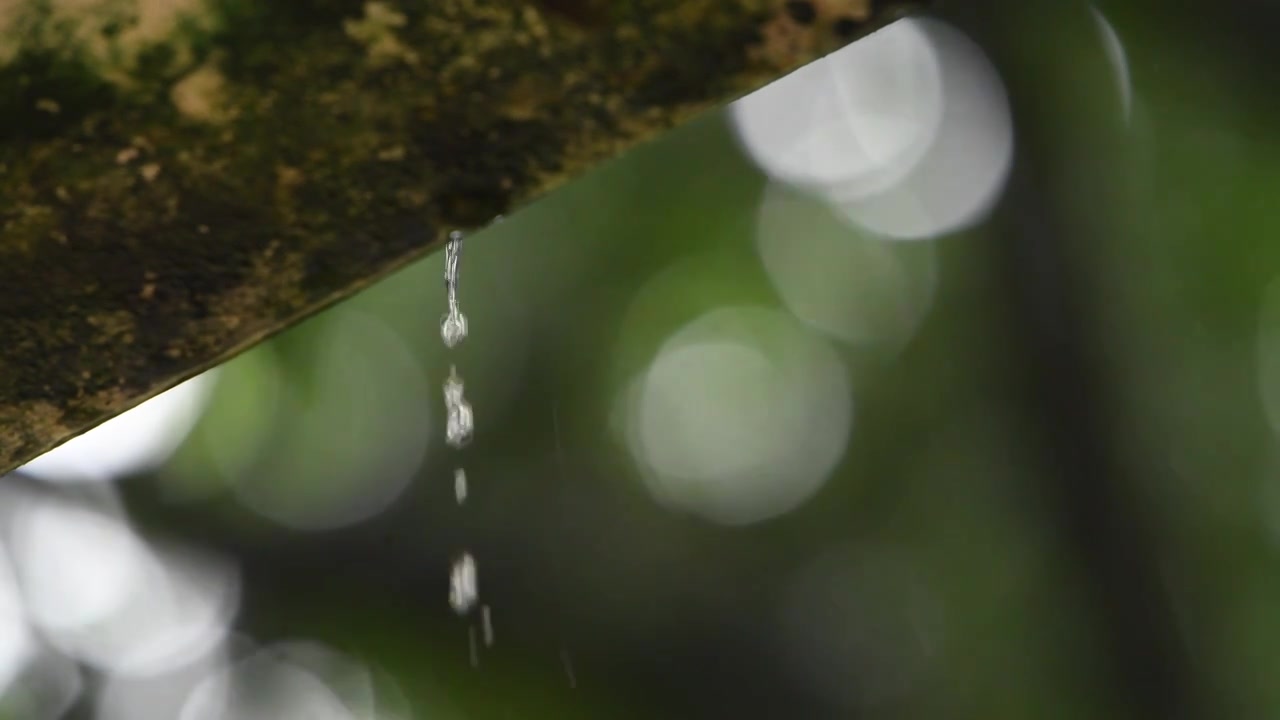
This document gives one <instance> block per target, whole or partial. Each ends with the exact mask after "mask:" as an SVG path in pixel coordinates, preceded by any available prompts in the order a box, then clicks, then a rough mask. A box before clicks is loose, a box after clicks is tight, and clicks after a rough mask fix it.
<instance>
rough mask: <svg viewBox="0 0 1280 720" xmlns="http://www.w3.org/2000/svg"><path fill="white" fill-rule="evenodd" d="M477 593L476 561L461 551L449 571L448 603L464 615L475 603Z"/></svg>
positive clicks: (478, 591)
mask: <svg viewBox="0 0 1280 720" xmlns="http://www.w3.org/2000/svg"><path fill="white" fill-rule="evenodd" d="M479 594H480V590H479V587H478V584H477V580H476V561H475V559H473V558H472V557H471V555H470V553H463V554H462V555H461V556H460V557H458V559H457V560H454V561H453V570H452V571H451V572H450V573H449V605H450V606H451V607H453V611H454V612H456V613H458V614H459V615H466V614H467V613H468V612H470V611H471V608H472V606H474V605H475V604H476V597H478V596H479Z"/></svg>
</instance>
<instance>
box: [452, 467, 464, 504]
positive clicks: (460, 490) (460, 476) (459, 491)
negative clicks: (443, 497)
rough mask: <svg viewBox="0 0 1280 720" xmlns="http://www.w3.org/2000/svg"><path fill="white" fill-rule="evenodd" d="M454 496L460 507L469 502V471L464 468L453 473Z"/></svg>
mask: <svg viewBox="0 0 1280 720" xmlns="http://www.w3.org/2000/svg"><path fill="white" fill-rule="evenodd" d="M453 495H454V497H456V498H457V499H458V504H459V505H461V504H462V503H464V502H466V501H467V471H466V470H463V469H462V468H458V469H457V470H454V471H453Z"/></svg>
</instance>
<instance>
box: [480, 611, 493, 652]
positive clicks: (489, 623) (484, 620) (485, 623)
mask: <svg viewBox="0 0 1280 720" xmlns="http://www.w3.org/2000/svg"><path fill="white" fill-rule="evenodd" d="M480 627H481V629H482V630H483V631H484V646H485V647H492V646H493V618H492V616H490V614H489V606H488V605H481V606H480Z"/></svg>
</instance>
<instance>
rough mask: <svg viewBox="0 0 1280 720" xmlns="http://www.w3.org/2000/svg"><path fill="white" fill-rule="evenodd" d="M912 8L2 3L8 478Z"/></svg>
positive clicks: (0, 229) (645, 2) (325, 1)
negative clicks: (454, 235)
mask: <svg viewBox="0 0 1280 720" xmlns="http://www.w3.org/2000/svg"><path fill="white" fill-rule="evenodd" d="M919 4H921V3H919V2H877V3H872V2H870V0H814V2H782V1H781V0H625V1H624V0H538V1H534V0H431V1H430V2H408V1H406V0H398V1H397V0H386V1H385V2H360V1H359V0H293V1H291V2H290V1H287V0H280V1H279V2H259V1H257V0H0V287H2V288H3V289H4V293H5V295H4V297H5V299H4V306H3V309H2V310H0V338H3V342H4V347H5V351H4V353H3V356H2V357H0V472H3V471H6V470H8V469H11V468H13V467H15V466H16V465H18V464H20V463H21V462H24V461H26V460H27V459H30V458H32V457H34V456H35V455H37V454H39V453H40V452H43V451H45V450H47V449H48V448H50V447H52V446H54V445H56V444H57V443H59V442H62V441H64V440H66V439H67V438H69V437H71V436H73V435H75V434H77V433H79V432H83V431H84V430H86V429H88V428H89V427H92V426H93V425H95V424H97V423H99V422H101V421H102V420H105V419H106V418H108V417H110V416H112V415H114V414H116V413H119V412H121V411H123V410H125V409H127V408H129V407H131V406H132V405H134V404H136V403H138V402H140V401H141V400H143V399H145V398H147V397H150V396H151V395H154V394H155V393H157V392H159V391H162V390H164V389H166V388H168V387H170V386H172V385H174V384H176V383H177V382H179V381H181V380H183V379H186V378H188V377H190V376H192V375H195V374H197V373H198V372H200V371H202V370H204V369H206V368H208V367H210V366H212V365H214V364H216V363H218V362H220V361H222V360H225V359H227V358H228V357H230V356H231V355H233V354H235V353H237V352H239V351H241V350H243V349H245V348H246V347H248V346H250V345H252V344H253V343H255V342H257V341H259V340H261V339H263V338H264V337H266V336H268V335H270V334H272V333H275V332H277V331H279V330H281V329H282V328H284V327H286V326H288V325H289V324H291V323H293V322H296V321H297V320H299V319H301V318H302V317H305V316H306V315H308V314H310V313H313V312H316V311H317V310H319V309H321V308H324V307H326V306H328V305H329V304H331V303H333V302H335V301H336V300H339V299H341V298H343V297H345V296H348V295H350V294H352V293H353V292H355V291H357V290H359V289H361V288H363V287H365V286H367V285H368V284H370V283H371V282H373V281H375V280H376V279H378V278H380V277H382V276H384V275H386V274H387V273H388V272H390V271H392V270H394V269H395V268H397V267H399V266H401V265H403V264H405V263H407V262H409V261H411V260H414V259H415V258H418V257H420V256H422V255H423V254H424V253H426V252H429V251H430V250H432V249H433V248H434V247H436V246H437V245H438V244H439V243H440V242H441V241H442V240H443V238H444V236H445V235H446V233H447V232H448V231H450V230H452V229H455V228H475V227H479V226H483V225H484V224H486V223H487V222H488V221H490V219H492V218H493V217H494V216H495V215H498V214H500V213H505V212H509V211H510V210H512V209H513V208H515V207H518V206H520V205H522V204H524V203H526V202H528V201H530V200H532V199H534V198H536V197H537V196H539V195H541V194H543V193H545V192H547V191H548V190H550V189H552V188H554V187H555V186H557V185H559V184H560V183H562V182H564V181H565V180H567V179H570V178H572V177H574V176H575V175H577V174H579V173H580V172H582V171H583V170H584V169H586V168H588V167H590V166H591V165H593V164H594V163H598V162H600V161H601V160H603V159H606V158H609V157H612V156H614V155H616V154H618V153H619V152H621V151H622V150H624V149H626V148H627V147H629V146H631V145H633V144H635V143H637V142H639V141H642V140H645V139H647V138H650V137H652V136H654V135H655V134H657V133H660V132H661V131H662V130H664V129H666V128H669V127H671V126H673V125H675V124H677V123H680V122H681V121H683V120H685V119H687V118H689V117H690V116H692V115H694V114H696V113H698V112H700V111H702V110H705V109H707V108H709V107H711V106H714V105H716V104H719V103H722V102H724V101H726V100H728V99H731V98H733V97H735V96H737V95H740V94H742V93H744V92H746V91H749V90H751V89H753V88H755V87H758V86H760V85H763V84H764V83H766V82H768V81H770V80H772V79H774V78H776V77H778V76H780V75H782V74H784V73H786V72H789V71H790V70H792V69H794V68H796V67H798V66H799V65H801V64H803V63H805V62H807V61H809V60H811V59H813V58H814V57H816V56H818V55H820V54H822V53H824V52H827V51H830V50H833V49H835V48H837V47H839V46H840V45H843V44H845V43H847V42H849V41H851V40H853V39H854V38H855V37H857V36H860V35H862V34H865V33H867V32H869V31H870V30H871V29H873V28H874V27H875V26H878V25H880V24H883V23H884V22H887V21H888V20H890V19H892V18H893V17H895V16H897V15H900V14H902V13H904V12H906V11H907V10H909V9H911V7H912V6H916V5H919ZM873 7H874V8H876V9H875V10H874V11H873V10H872V8H873Z"/></svg>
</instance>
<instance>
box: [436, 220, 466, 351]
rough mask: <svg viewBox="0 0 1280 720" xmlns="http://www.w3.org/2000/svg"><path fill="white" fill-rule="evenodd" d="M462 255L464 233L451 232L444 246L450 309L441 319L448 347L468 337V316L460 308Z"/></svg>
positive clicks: (442, 336) (445, 276)
mask: <svg viewBox="0 0 1280 720" xmlns="http://www.w3.org/2000/svg"><path fill="white" fill-rule="evenodd" d="M461 256H462V233H461V232H458V231H457V230H454V231H453V232H451V233H449V242H447V243H446V244H445V246H444V287H445V290H446V292H447V293H448V299H449V311H448V312H447V313H445V315H444V317H443V318H441V319H440V339H441V340H444V344H445V346H446V347H450V348H452V347H455V346H457V344H458V343H460V342H462V341H463V340H465V339H466V338H467V316H466V315H463V314H462V311H461V310H460V309H458V260H459V259H461Z"/></svg>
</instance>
